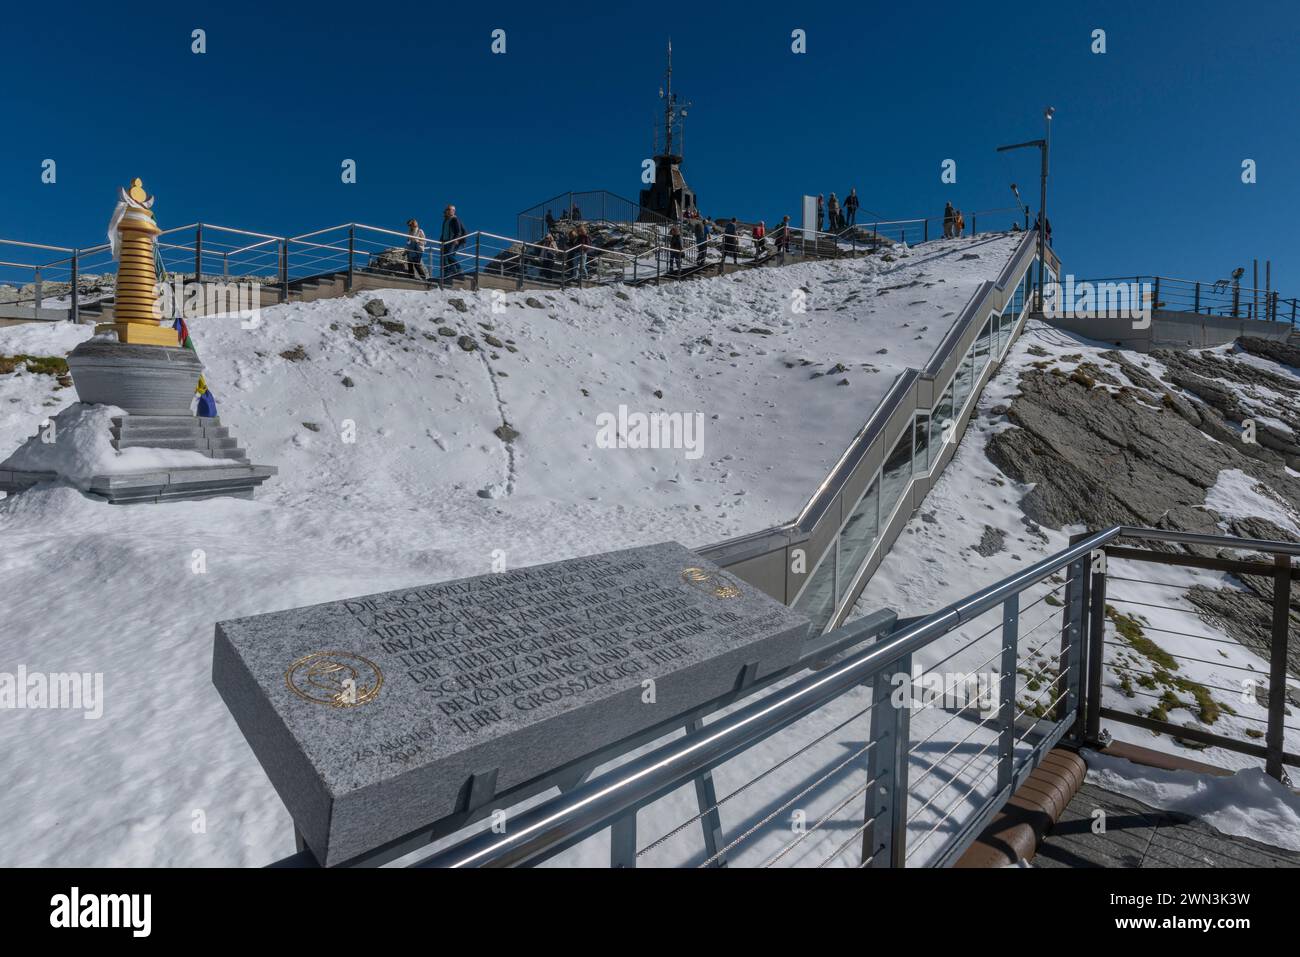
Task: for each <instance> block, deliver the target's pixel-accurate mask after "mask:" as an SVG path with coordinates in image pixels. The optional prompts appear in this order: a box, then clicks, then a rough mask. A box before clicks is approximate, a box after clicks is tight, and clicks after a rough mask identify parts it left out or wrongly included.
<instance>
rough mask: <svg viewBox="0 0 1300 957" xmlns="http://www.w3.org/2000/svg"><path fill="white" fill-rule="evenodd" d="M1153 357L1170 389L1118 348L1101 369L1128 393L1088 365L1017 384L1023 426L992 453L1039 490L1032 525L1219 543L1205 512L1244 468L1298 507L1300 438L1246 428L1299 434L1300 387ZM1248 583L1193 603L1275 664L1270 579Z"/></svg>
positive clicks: (1258, 351) (1253, 532) (1296, 637)
mask: <svg viewBox="0 0 1300 957" xmlns="http://www.w3.org/2000/svg"><path fill="white" fill-rule="evenodd" d="M1238 345H1239V348H1240V349H1242V350H1243V351H1247V352H1250V353H1252V354H1255V355H1260V356H1263V357H1264V358H1270V359H1272V360H1273V361H1275V362H1282V361H1283V358H1285V357H1288V356H1290V353H1289V352H1287V351H1286V350H1287V349H1289V348H1291V347H1288V346H1285V345H1283V344H1279V343H1275V342H1269V341H1267V340H1251V341H1246V340H1242V341H1241V342H1239V344H1238ZM1292 351H1293V352H1294V351H1295V350H1292ZM1151 355H1152V358H1154V359H1156V360H1158V361H1159V362H1160V363H1161V365H1163V366H1164V368H1165V369H1166V370H1167V372H1166V374H1165V379H1164V381H1162V380H1161V379H1159V378H1157V377H1156V376H1155V375H1153V374H1152V373H1151V372H1150V371H1148V369H1146V368H1143V367H1142V366H1141V365H1140V364H1139V363H1138V362H1136V361H1135V360H1134V359H1133V358H1130V357H1128V356H1126V355H1124V354H1123V353H1119V352H1115V351H1111V352H1105V353H1101V354H1100V355H1099V357H1098V358H1100V359H1105V360H1109V361H1110V362H1113V363H1115V364H1116V366H1118V370H1119V372H1120V373H1122V375H1123V376H1124V377H1125V378H1126V379H1127V380H1128V382H1129V383H1131V385H1132V387H1129V386H1120V387H1118V388H1106V387H1104V386H1103V385H1100V384H1098V383H1100V382H1104V381H1107V380H1111V381H1113V382H1118V381H1119V380H1118V379H1117V378H1115V377H1114V376H1110V375H1106V376H1104V377H1099V376H1097V375H1096V372H1097V371H1100V370H1098V369H1097V368H1096V366H1095V365H1093V366H1092V367H1091V368H1085V367H1087V366H1089V363H1080V364H1079V366H1078V367H1077V368H1076V369H1075V370H1074V371H1073V372H1072V373H1070V374H1068V375H1067V374H1066V373H1065V372H1063V371H1062V370H1060V369H1055V368H1030V369H1027V370H1026V371H1025V372H1023V373H1022V374H1021V377H1020V383H1019V388H1020V394H1019V395H1018V396H1016V397H1015V399H1014V400H1013V401H1012V402H1011V404H1010V406H1009V407H1007V409H1006V414H1007V417H1008V418H1009V419H1010V420H1011V422H1012V423H1013V425H1014V426H1016V427H1015V428H1011V429H1007V430H1004V431H1002V432H999V433H997V434H995V435H993V436H991V437H990V438H989V441H988V444H987V445H986V453H987V455H988V457H989V459H990V460H991V461H992V462H993V463H994V464H995V465H996V466H998V468H1000V469H1001V470H1002V471H1003V472H1005V473H1006V474H1008V475H1009V476H1011V477H1012V478H1014V479H1016V480H1018V481H1021V482H1024V483H1028V484H1031V485H1032V486H1033V488H1032V489H1031V490H1030V491H1029V493H1028V494H1027V495H1026V496H1025V497H1024V499H1023V500H1022V501H1021V503H1020V504H1021V508H1022V510H1023V511H1024V513H1025V515H1026V516H1027V518H1028V519H1029V520H1031V521H1033V522H1037V523H1039V524H1042V525H1047V526H1049V527H1052V528H1062V527H1063V526H1066V525H1074V524H1082V525H1085V526H1087V527H1088V528H1092V529H1101V528H1106V527H1108V526H1111V525H1144V526H1149V527H1154V528H1168V529H1177V530H1182V531H1189V532H1200V533H1204V534H1212V535H1222V534H1225V532H1224V527H1223V525H1222V524H1221V523H1222V522H1224V521H1225V520H1224V517H1223V516H1221V515H1220V514H1218V513H1217V512H1215V511H1214V510H1213V509H1210V508H1207V507H1206V504H1205V501H1206V493H1207V492H1208V491H1209V490H1210V489H1211V488H1212V487H1214V485H1215V484H1216V483H1217V481H1218V477H1219V473H1220V472H1221V471H1223V470H1225V469H1239V470H1240V471H1242V472H1244V473H1245V474H1246V475H1249V476H1251V477H1253V478H1255V479H1257V480H1258V481H1259V483H1260V486H1261V487H1262V489H1263V490H1266V491H1267V493H1269V494H1271V496H1272V497H1274V498H1279V499H1281V500H1284V501H1285V502H1287V503H1289V504H1290V505H1291V506H1292V507H1293V508H1296V509H1297V510H1300V478H1297V477H1296V476H1295V475H1294V474H1293V473H1292V472H1290V471H1288V469H1287V466H1288V465H1291V467H1292V468H1293V469H1294V464H1293V463H1294V462H1295V455H1296V454H1297V453H1300V449H1297V448H1296V447H1295V445H1294V444H1293V439H1292V438H1291V436H1287V435H1285V434H1284V433H1282V432H1281V431H1280V430H1278V429H1273V428H1272V427H1270V426H1267V425H1265V424H1264V423H1256V435H1257V439H1258V441H1257V443H1251V442H1249V441H1244V440H1243V437H1242V432H1241V430H1240V429H1239V428H1237V427H1236V426H1237V425H1240V424H1241V423H1243V422H1244V421H1246V420H1248V419H1251V418H1253V417H1257V416H1260V415H1266V416H1267V417H1270V418H1274V419H1277V420H1280V421H1283V422H1286V423H1287V424H1288V425H1291V424H1292V423H1295V426H1296V428H1297V431H1298V432H1300V378H1294V377H1290V376H1284V375H1279V374H1277V373H1274V372H1270V371H1268V370H1265V369H1260V368H1258V367H1256V366H1254V365H1251V364H1249V363H1247V362H1243V361H1236V360H1234V359H1233V358H1232V357H1231V356H1225V355H1222V354H1217V353H1212V352H1201V353H1196V352H1174V351H1159V352H1153V353H1152V354H1151ZM1290 357H1291V358H1292V359H1294V358H1296V357H1295V356H1290ZM1076 358H1079V357H1076ZM1285 364H1289V363H1285ZM1037 365H1039V366H1046V365H1048V363H1038V364H1037ZM1270 433H1271V436H1270V437H1269V438H1266V436H1269V435H1270ZM1227 526H1228V528H1229V529H1230V530H1231V533H1232V534H1234V535H1237V536H1240V537H1243V538H1256V539H1268V540H1275V541H1279V540H1280V541H1295V540H1296V536H1294V535H1293V534H1291V533H1290V532H1288V531H1287V530H1286V529H1283V528H1280V527H1279V526H1278V525H1277V524H1275V523H1274V522H1272V521H1270V520H1268V519H1266V518H1262V517H1249V518H1234V519H1232V520H1231V521H1228V522H1227ZM1166 547H1167V548H1169V549H1171V550H1172V549H1173V548H1175V546H1172V545H1170V546H1166ZM1187 550H1188V551H1190V552H1193V553H1198V554H1202V555H1211V554H1214V550H1213V549H1208V548H1202V547H1190V548H1188V549H1187ZM1233 557H1237V558H1239V557H1241V556H1240V555H1239V554H1236V553H1234V554H1233ZM1239 577H1240V579H1241V581H1242V582H1243V584H1244V586H1245V587H1244V588H1243V589H1215V588H1207V587H1203V586H1198V587H1196V588H1193V589H1190V590H1189V592H1188V593H1187V596H1188V599H1189V600H1190V601H1191V602H1192V603H1193V604H1194V605H1195V606H1196V607H1197V608H1198V609H1199V610H1200V611H1201V614H1202V616H1203V617H1204V618H1205V619H1206V621H1208V622H1211V623H1213V624H1214V625H1216V626H1218V627H1220V628H1221V629H1222V630H1223V631H1225V632H1226V633H1227V634H1229V635H1232V636H1233V637H1234V638H1236V639H1237V640H1239V641H1241V642H1243V643H1244V644H1246V645H1248V646H1251V647H1253V648H1255V649H1257V650H1258V651H1259V652H1260V653H1261V654H1262V655H1263V656H1264V657H1265V658H1267V656H1268V647H1269V635H1270V629H1271V621H1272V602H1273V582H1272V579H1271V578H1270V577H1268V576H1262V575H1261V576H1252V575H1242V576H1239ZM1290 605H1291V609H1292V615H1291V620H1292V623H1291V640H1290V658H1289V665H1290V668H1291V671H1292V672H1293V673H1295V674H1300V583H1297V582H1293V583H1292V587H1291V596H1290Z"/></svg>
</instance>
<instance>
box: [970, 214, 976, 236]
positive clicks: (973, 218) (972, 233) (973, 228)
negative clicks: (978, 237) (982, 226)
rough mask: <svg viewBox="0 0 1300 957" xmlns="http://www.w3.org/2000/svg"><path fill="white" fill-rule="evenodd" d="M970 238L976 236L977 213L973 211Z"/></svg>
mask: <svg viewBox="0 0 1300 957" xmlns="http://www.w3.org/2000/svg"><path fill="white" fill-rule="evenodd" d="M970 238H971V239H974V238H975V215H974V214H973V213H972V214H971V218H970Z"/></svg>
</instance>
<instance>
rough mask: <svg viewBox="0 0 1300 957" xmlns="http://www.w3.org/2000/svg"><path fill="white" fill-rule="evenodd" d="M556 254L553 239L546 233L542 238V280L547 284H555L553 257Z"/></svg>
mask: <svg viewBox="0 0 1300 957" xmlns="http://www.w3.org/2000/svg"><path fill="white" fill-rule="evenodd" d="M557 252H558V250H557V248H556V245H555V237H554V236H553V235H551V233H549V232H547V234H546V235H545V236H543V237H542V278H543V279H545V280H547V281H548V282H555V257H556V253H557Z"/></svg>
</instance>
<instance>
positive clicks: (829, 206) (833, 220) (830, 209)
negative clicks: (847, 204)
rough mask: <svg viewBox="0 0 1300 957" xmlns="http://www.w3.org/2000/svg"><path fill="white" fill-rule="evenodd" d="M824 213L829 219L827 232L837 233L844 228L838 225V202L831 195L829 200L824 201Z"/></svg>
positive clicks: (832, 194) (833, 195)
mask: <svg viewBox="0 0 1300 957" xmlns="http://www.w3.org/2000/svg"><path fill="white" fill-rule="evenodd" d="M826 213H827V215H828V217H829V219H830V226H829V227H828V231H829V232H832V233H838V232H839V231H840V230H841V229H843V228H844V227H843V226H841V225H840V201H839V200H838V199H836V198H835V194H834V193H831V196H830V199H828V200H826Z"/></svg>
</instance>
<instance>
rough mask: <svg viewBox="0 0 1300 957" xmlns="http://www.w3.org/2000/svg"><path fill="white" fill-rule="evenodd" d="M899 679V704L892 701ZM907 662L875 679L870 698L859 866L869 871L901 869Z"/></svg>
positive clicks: (904, 845)
mask: <svg viewBox="0 0 1300 957" xmlns="http://www.w3.org/2000/svg"><path fill="white" fill-rule="evenodd" d="M895 675H902V676H903V681H902V687H903V688H904V689H905V694H906V696H905V698H904V700H903V702H902V703H901V704H900V705H898V706H896V705H895V704H894V701H893V695H894V691H895V687H896V686H897V685H898V682H897V681H896V680H895V678H894V676H895ZM914 693H915V689H914V688H913V687H912V656H911V655H905V656H903V657H902V658H900V659H899V660H898V661H896V662H895V663H894V664H893V665H891V666H889V667H888V668H885V669H883V670H882V671H880V672H879V673H877V675H876V677H875V679H874V680H873V681H872V692H871V730H870V734H871V750H870V751H869V752H868V758H867V780H868V781H871V782H873V783H872V785H871V787H869V788H868V789H867V802H866V811H865V815H866V820H867V821H870V822H871V823H870V824H869V826H868V827H867V828H866V829H865V830H864V831H863V834H862V860H863V861H864V862H867V864H868V866H869V867H904V866H906V864H907V770H908V769H907V758H908V743H909V741H910V740H911V708H910V704H911V699H912V695H913V694H914Z"/></svg>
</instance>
